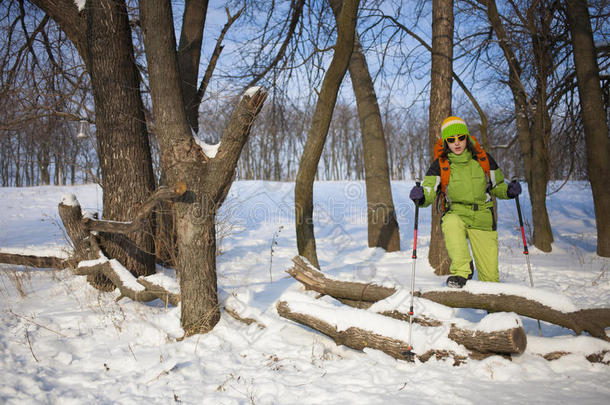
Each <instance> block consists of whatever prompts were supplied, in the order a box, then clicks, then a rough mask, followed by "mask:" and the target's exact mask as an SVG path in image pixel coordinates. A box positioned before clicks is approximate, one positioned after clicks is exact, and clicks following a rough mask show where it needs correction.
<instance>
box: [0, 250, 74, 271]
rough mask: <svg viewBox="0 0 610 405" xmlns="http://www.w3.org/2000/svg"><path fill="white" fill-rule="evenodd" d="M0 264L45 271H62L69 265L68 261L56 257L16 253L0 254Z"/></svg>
mask: <svg viewBox="0 0 610 405" xmlns="http://www.w3.org/2000/svg"><path fill="white" fill-rule="evenodd" d="M0 263H4V264H15V265H18V266H28V267H37V268H45V269H46V268H49V269H61V268H64V267H65V266H66V265H67V259H64V258H61V257H55V256H32V255H20V254H15V253H0Z"/></svg>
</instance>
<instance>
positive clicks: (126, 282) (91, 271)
mask: <svg viewBox="0 0 610 405" xmlns="http://www.w3.org/2000/svg"><path fill="white" fill-rule="evenodd" d="M74 274H76V275H81V276H94V275H103V276H105V277H107V278H108V279H109V280H110V281H111V282H112V284H114V286H115V287H116V288H117V289H118V290H119V292H120V294H121V295H120V296H119V297H118V298H117V301H118V300H120V299H121V298H123V297H128V298H130V299H131V300H133V301H138V302H148V301H153V300H156V299H160V300H161V301H163V302H164V303H165V304H166V305H167V304H168V303H170V304H172V305H177V304H178V303H179V302H180V295H179V294H176V293H172V292H170V291H168V290H167V289H165V288H163V287H162V286H159V285H156V284H154V283H152V282H150V281H148V280H146V279H145V278H143V277H140V278H138V279H136V278H135V277H134V276H133V275H132V274H131V273H130V272H129V270H127V269H126V268H125V267H123V265H121V263H119V261H118V260H116V259H112V260H109V259H108V258H106V257H105V256H101V257H100V258H99V259H98V260H89V261H82V262H80V263H79V265H78V267H77V268H76V269H75V270H74Z"/></svg>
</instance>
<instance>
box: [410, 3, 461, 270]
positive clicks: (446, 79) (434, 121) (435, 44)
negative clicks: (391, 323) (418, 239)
mask: <svg viewBox="0 0 610 405" xmlns="http://www.w3.org/2000/svg"><path fill="white" fill-rule="evenodd" d="M452 73H453V0H433V2H432V64H431V72H430V114H429V120H428V125H429V132H428V139H429V152H430V156H434V144H435V143H436V141H437V140H438V139H439V138H440V137H441V124H442V122H443V120H444V119H445V118H447V117H448V116H450V115H451V87H452V83H453V81H452ZM413 158H414V157H413ZM431 221H432V222H431V226H430V250H429V251H428V262H429V263H430V265H431V266H432V267H433V268H434V273H435V274H438V275H444V274H449V265H450V264H451V259H449V254H448V253H447V249H446V248H445V239H444V238H443V232H442V231H441V213H440V212H439V211H438V210H436V209H435V205H433V206H432V220H431Z"/></svg>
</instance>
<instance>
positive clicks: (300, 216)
mask: <svg viewBox="0 0 610 405" xmlns="http://www.w3.org/2000/svg"><path fill="white" fill-rule="evenodd" d="M359 3H360V1H359V0H345V1H344V2H343V8H342V9H341V14H340V15H339V18H338V20H337V21H338V22H337V43H336V44H335V53H334V55H333V59H332V61H331V63H330V66H329V67H328V70H327V71H326V74H325V75H324V81H323V82H322V89H321V91H320V96H319V97H318V103H317V105H316V109H315V112H314V115H313V118H312V122H311V128H310V130H309V134H308V135H307V141H306V142H305V147H304V148H303V154H302V155H301V159H300V161H299V170H298V173H297V178H296V182H295V187H294V204H295V218H296V220H295V222H296V237H297V247H298V251H299V254H300V255H303V256H305V257H307V259H308V260H309V261H310V262H311V263H312V264H313V265H314V266H316V267H320V264H319V263H318V255H317V253H316V239H315V235H314V226H313V182H314V179H315V176H316V172H317V170H318V163H319V162H320V156H321V155H322V149H323V148H324V142H325V141H326V136H327V135H328V128H329V126H330V121H331V119H332V115H333V111H334V108H335V103H336V101H337V93H338V91H339V87H340V86H341V82H342V81H343V77H344V76H345V72H346V71H347V68H348V65H349V61H350V56H351V54H352V49H353V47H354V35H355V29H356V20H357V14H358V4H359Z"/></svg>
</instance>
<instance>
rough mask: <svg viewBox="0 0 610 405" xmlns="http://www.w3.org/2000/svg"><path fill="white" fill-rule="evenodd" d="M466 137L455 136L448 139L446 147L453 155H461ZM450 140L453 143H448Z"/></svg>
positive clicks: (464, 147)
mask: <svg viewBox="0 0 610 405" xmlns="http://www.w3.org/2000/svg"><path fill="white" fill-rule="evenodd" d="M466 136H467V135H455V136H452V137H449V138H448V139H447V145H448V146H449V150H450V151H451V152H453V153H455V154H456V155H460V154H462V152H464V150H465V149H466ZM452 140H453V142H450V141H452Z"/></svg>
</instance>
